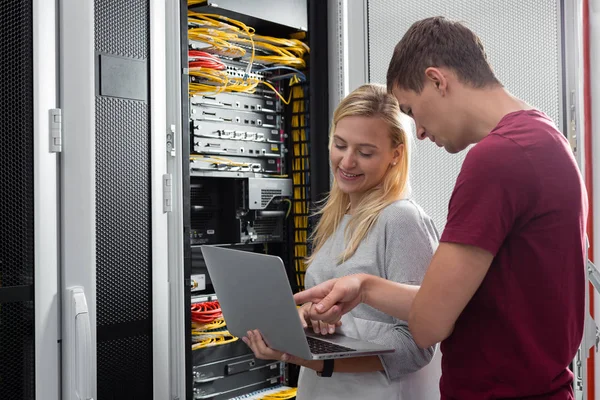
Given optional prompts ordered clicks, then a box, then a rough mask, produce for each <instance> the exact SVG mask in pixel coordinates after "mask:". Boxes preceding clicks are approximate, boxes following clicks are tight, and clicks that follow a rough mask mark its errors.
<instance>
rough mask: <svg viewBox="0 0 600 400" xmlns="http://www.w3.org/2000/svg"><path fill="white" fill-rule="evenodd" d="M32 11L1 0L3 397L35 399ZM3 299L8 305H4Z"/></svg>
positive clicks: (18, 3) (0, 327) (28, 5)
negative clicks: (3, 120)
mask: <svg viewBox="0 0 600 400" xmlns="http://www.w3.org/2000/svg"><path fill="white" fill-rule="evenodd" d="M32 13H33V10H32V2H31V1H23V0H3V1H2V2H0V68H1V69H0V72H1V74H0V107H1V109H2V112H3V113H4V115H5V116H7V117H9V118H7V119H5V122H6V123H5V124H4V128H3V129H2V130H0V138H1V139H2V146H0V181H1V184H0V204H1V211H0V241H1V242H2V244H1V246H0V398H2V399H11V400H12V399H14V400H21V399H26V400H31V399H34V398H35V375H34V364H35V358H34V308H33V301H31V300H33V299H32V293H33V291H32V287H31V285H33V265H34V242H33V241H34V231H33V221H34V219H33V212H34V206H33V115H32V110H33V21H32V18H33V15H32ZM2 302H4V303H2Z"/></svg>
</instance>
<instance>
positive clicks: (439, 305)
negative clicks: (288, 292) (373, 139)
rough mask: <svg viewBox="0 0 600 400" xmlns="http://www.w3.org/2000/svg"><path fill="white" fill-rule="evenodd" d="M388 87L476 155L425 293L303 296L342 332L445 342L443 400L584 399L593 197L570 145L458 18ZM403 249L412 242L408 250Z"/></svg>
mask: <svg viewBox="0 0 600 400" xmlns="http://www.w3.org/2000/svg"><path fill="white" fill-rule="evenodd" d="M387 87H388V90H389V91H391V92H392V93H393V94H394V95H395V97H396V98H397V99H398V102H399V104H400V109H401V110H402V112H404V113H405V114H407V115H409V116H411V117H412V118H413V119H414V120H415V123H416V127H417V136H418V138H419V139H426V138H429V139H430V140H431V141H432V142H434V143H435V144H437V145H438V146H440V147H444V148H445V149H446V151H448V152H450V153H457V152H460V151H462V150H464V149H465V148H466V147H467V146H469V145H471V144H475V143H477V144H476V145H475V146H474V147H473V148H472V149H471V150H470V151H469V153H468V154H467V156H466V159H465V161H464V163H463V166H462V169H461V171H460V174H459V176H458V178H457V181H456V185H455V187H454V191H453V194H452V198H451V199H450V204H449V208H448V220H447V224H446V227H445V229H444V232H443V234H442V237H441V243H440V246H439V248H438V250H437V251H436V253H435V255H434V257H433V260H432V261H431V264H430V266H429V269H428V271H427V274H426V275H425V278H424V280H423V283H422V285H421V286H420V287H416V286H411V285H403V284H398V283H394V282H389V281H386V280H384V279H382V278H377V277H374V276H369V275H362V274H361V275H352V276H347V277H344V278H341V279H338V280H333V281H328V282H325V283H323V284H321V285H319V286H316V287H314V288H312V289H309V290H307V291H304V292H301V293H298V294H297V295H296V301H297V302H298V303H303V302H306V301H312V302H313V303H319V302H320V303H319V304H317V305H316V306H313V307H314V308H313V310H312V311H311V314H312V317H313V318H314V319H320V320H323V321H326V322H330V323H332V322H335V321H337V320H338V319H339V318H340V316H341V315H342V314H343V313H346V312H347V311H348V310H350V309H351V308H353V307H354V306H356V305H357V304H358V303H360V302H364V303H367V304H368V305H370V306H372V307H375V308H377V309H379V310H381V311H383V312H386V313H388V314H390V315H393V316H395V317H397V318H399V319H402V320H407V321H408V323H409V327H410V330H411V332H412V334H413V337H414V339H415V341H416V342H417V344H418V345H419V346H421V347H423V348H425V347H427V346H431V345H433V344H435V343H437V342H441V350H442V354H443V358H442V378H441V381H440V390H441V393H442V398H443V399H460V400H469V399H477V400H482V399H497V398H515V399H516V398H518V399H528V398H531V399H533V398H535V399H542V398H543V399H572V398H573V392H572V388H571V385H572V381H573V374H572V373H571V372H570V371H569V369H568V365H569V363H570V362H571V361H572V359H573V357H574V355H575V353H576V351H577V348H578V346H579V344H580V341H581V338H582V334H583V324H584V310H585V305H584V300H585V298H584V293H585V273H584V266H585V262H586V259H585V255H586V249H585V247H586V246H585V225H586V219H587V197H586V193H585V189H584V185H583V183H582V180H581V176H580V174H579V171H578V168H577V165H576V163H575V160H574V157H573V155H572V154H571V151H570V148H569V146H568V143H567V141H566V139H565V138H564V136H563V135H562V134H561V133H560V132H559V131H558V130H557V129H556V127H555V125H554V124H553V122H552V121H551V120H550V119H549V118H548V117H547V116H546V115H545V114H543V113H542V112H540V111H537V110H534V109H532V108H531V107H530V106H528V105H527V104H526V103H525V102H523V101H521V100H519V99H517V98H515V97H514V96H512V95H511V94H510V93H508V91H506V90H505V89H504V87H503V86H502V84H501V83H500V82H499V81H498V79H497V78H496V77H495V75H494V73H493V71H492V69H491V67H490V65H489V64H488V62H487V58H486V55H485V52H484V49H483V46H482V44H481V42H480V40H479V38H478V37H477V36H476V35H475V34H474V33H473V32H472V31H470V30H469V29H468V28H466V27H465V26H463V25H461V24H460V23H456V22H452V21H450V20H447V19H445V18H441V17H436V18H428V19H425V20H422V21H419V22H416V23H415V24H414V25H413V26H411V28H410V29H409V30H408V32H407V33H406V34H405V36H404V37H403V38H402V40H401V41H400V42H399V43H398V45H397V46H396V48H395V50H394V55H393V57H392V60H391V62H390V66H389V69H388V73H387ZM398 240H402V238H398Z"/></svg>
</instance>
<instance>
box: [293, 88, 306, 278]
mask: <svg viewBox="0 0 600 400" xmlns="http://www.w3.org/2000/svg"><path fill="white" fill-rule="evenodd" d="M291 95H292V101H293V102H292V119H291V126H292V147H293V153H292V157H293V159H292V182H293V189H294V193H293V203H294V208H293V210H294V269H295V271H296V283H297V285H298V288H299V289H302V288H304V275H305V272H306V263H305V261H304V260H305V259H306V257H308V255H309V254H308V229H309V228H308V217H309V212H310V152H309V143H308V142H309V137H308V127H307V122H308V121H307V120H308V118H307V114H306V111H307V109H308V107H307V105H306V101H305V98H304V89H303V88H302V86H301V85H296V86H293V87H292V90H291Z"/></svg>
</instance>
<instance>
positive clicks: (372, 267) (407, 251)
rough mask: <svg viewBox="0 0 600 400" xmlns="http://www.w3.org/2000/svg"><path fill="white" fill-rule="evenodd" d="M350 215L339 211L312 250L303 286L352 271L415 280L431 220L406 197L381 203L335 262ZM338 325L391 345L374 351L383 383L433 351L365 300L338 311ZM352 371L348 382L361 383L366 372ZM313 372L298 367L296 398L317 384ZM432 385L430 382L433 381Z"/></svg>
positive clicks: (429, 242) (421, 271)
mask: <svg viewBox="0 0 600 400" xmlns="http://www.w3.org/2000/svg"><path fill="white" fill-rule="evenodd" d="M350 218H351V216H350V215H346V216H344V218H343V220H342V223H341V225H340V227H339V228H338V229H337V231H336V232H334V234H333V235H332V236H331V237H330V238H329V239H328V240H327V241H326V242H325V244H324V245H323V247H322V248H321V249H320V251H319V252H318V253H317V254H316V257H315V259H314V261H313V263H312V264H311V265H310V267H309V268H308V270H307V273H306V280H305V283H306V287H307V288H309V287H312V286H314V285H316V284H318V283H321V282H324V281H326V280H328V279H332V278H339V277H342V276H346V275H351V274H356V273H367V274H371V275H376V276H380V277H383V278H385V279H389V280H392V281H395V282H400V283H406V284H415V285H419V284H420V283H421V281H422V280H423V277H424V275H425V271H426V270H427V267H428V266H429V263H430V261H431V258H432V256H433V253H434V251H435V250H436V248H437V245H438V233H437V231H436V229H435V227H434V225H433V221H432V220H431V218H429V216H427V215H426V214H425V212H424V211H423V210H422V209H421V207H419V206H418V205H417V204H415V203H414V202H413V201H411V200H399V201H397V202H395V203H393V204H391V205H390V206H388V207H386V208H385V209H384V210H383V211H382V212H381V214H380V216H379V218H378V220H377V222H376V223H375V224H374V226H373V227H372V229H371V231H370V232H369V233H368V235H367V236H366V237H365V238H364V239H363V241H362V242H361V243H360V245H359V247H358V249H357V250H356V252H355V254H354V255H353V256H352V257H351V258H350V259H348V260H346V261H345V262H344V263H342V264H340V265H337V260H338V257H339V255H340V254H341V253H342V251H343V249H344V248H345V244H344V229H345V227H346V225H347V224H348V221H349V220H350ZM341 328H342V329H341V330H342V332H343V333H344V334H346V335H349V336H353V337H359V338H361V339H365V340H370V341H373V342H376V343H380V344H385V345H390V346H393V347H394V348H395V350H396V351H395V352H394V353H391V354H385V355H382V356H380V358H381V361H382V364H383V367H384V369H385V377H386V378H387V379H386V380H387V383H389V384H392V383H393V381H398V380H402V378H403V377H404V376H406V375H408V374H411V373H413V372H415V371H417V370H419V369H421V368H422V367H424V366H425V365H427V363H429V361H430V360H431V359H432V357H433V355H434V352H435V347H430V348H427V349H420V348H419V347H418V346H417V345H416V343H415V342H414V340H413V338H412V336H411V334H410V332H409V330H408V324H407V322H406V321H401V320H398V319H396V318H393V317H391V316H389V315H386V314H384V313H382V312H380V311H378V310H376V309H374V308H372V307H370V306H368V305H366V304H360V305H358V306H357V307H356V308H354V309H353V310H352V311H351V312H350V313H348V315H346V316H344V318H343V319H342V327H341ZM311 372H312V374H310V373H311ZM308 375H310V376H311V377H310V378H309V376H308ZM312 375H314V377H313V376H312ZM336 375H338V376H340V375H344V374H334V377H335V376H336ZM353 375H356V376H355V377H353V379H352V381H354V382H356V385H357V386H360V385H361V384H362V385H364V384H365V383H366V382H362V383H361V382H360V379H357V378H360V376H361V375H365V376H366V375H368V374H353ZM315 377H316V379H317V380H320V379H319V378H318V377H317V376H316V374H314V372H313V371H303V374H302V376H301V381H300V384H299V388H300V392H305V394H306V395H305V396H302V397H305V398H309V396H311V395H309V394H308V393H306V391H305V390H303V389H306V387H305V388H302V386H303V385H310V386H312V387H313V389H312V390H310V391H311V392H313V391H314V390H315V389H317V386H319V385H318V384H317V382H316V381H315ZM332 378H333V377H332ZM332 378H328V379H330V380H329V381H327V383H326V384H327V388H328V389H333V387H332V386H337V385H332V384H333V383H334V382H333V381H331V379H332ZM367 380H368V379H367ZM310 381H312V382H310ZM432 384H434V385H436V384H437V382H433V383H432ZM348 389H351V392H352V393H353V394H355V395H358V393H357V391H358V392H361V389H360V388H354V389H352V388H348ZM371 390H373V388H371ZM338 394H339V391H338ZM371 394H373V393H372V392H371ZM312 395H318V396H319V397H318V398H321V396H323V395H325V393H322V392H321V393H314V392H313V394H312ZM323 398H324V397H323ZM356 398H358V397H356Z"/></svg>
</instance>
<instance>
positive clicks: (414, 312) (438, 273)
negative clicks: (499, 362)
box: [295, 243, 493, 348]
mask: <svg viewBox="0 0 600 400" xmlns="http://www.w3.org/2000/svg"><path fill="white" fill-rule="evenodd" d="M492 258H493V256H492V254H491V253H489V252H487V251H485V250H482V249H480V248H478V247H475V246H469V245H462V244H455V243H440V245H439V247H438V249H437V251H436V252H435V254H434V256H433V260H432V261H431V264H430V266H429V269H428V270H427V273H426V274H425V278H424V280H423V283H422V285H421V287H420V288H419V287H418V286H411V285H405V284H400V283H395V282H390V281H387V280H385V279H383V278H379V277H376V276H372V275H365V274H359V275H351V276H347V277H343V278H339V279H337V280H335V281H327V282H323V283H322V284H320V285H317V286H315V287H313V288H311V289H308V290H305V291H303V292H300V293H297V294H296V295H295V299H296V302H297V303H299V304H300V303H304V302H306V301H312V302H313V303H315V304H316V305H314V306H313V308H312V310H311V318H313V319H319V320H323V321H326V322H329V323H334V322H336V321H338V320H339V319H340V317H341V316H342V315H343V314H345V313H347V312H348V311H350V310H351V309H352V308H354V307H355V306H356V305H357V304H359V303H361V302H362V303H366V304H368V305H370V306H371V307H374V308H376V309H378V310H380V311H382V312H384V313H386V314H389V315H392V316H394V317H396V318H398V319H401V320H405V321H408V326H409V328H410V331H411V333H412V335H413V338H414V340H415V342H416V343H417V344H418V345H419V347H421V348H426V347H429V346H432V345H434V344H435V343H438V342H441V341H442V340H444V339H445V338H447V337H448V336H450V334H451V333H452V331H453V329H454V323H455V322H456V320H457V318H458V316H459V315H460V313H461V312H462V311H463V309H464V308H465V306H466V305H467V303H468V302H469V300H471V298H472V297H473V295H474V294H475V292H476V291H477V289H478V288H479V286H480V285H481V282H482V281H483V278H484V277H485V275H486V273H487V271H488V269H489V267H490V265H491V262H492Z"/></svg>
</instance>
